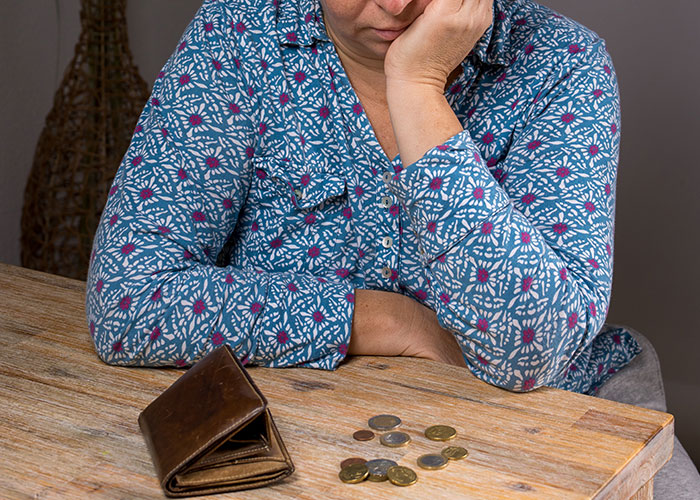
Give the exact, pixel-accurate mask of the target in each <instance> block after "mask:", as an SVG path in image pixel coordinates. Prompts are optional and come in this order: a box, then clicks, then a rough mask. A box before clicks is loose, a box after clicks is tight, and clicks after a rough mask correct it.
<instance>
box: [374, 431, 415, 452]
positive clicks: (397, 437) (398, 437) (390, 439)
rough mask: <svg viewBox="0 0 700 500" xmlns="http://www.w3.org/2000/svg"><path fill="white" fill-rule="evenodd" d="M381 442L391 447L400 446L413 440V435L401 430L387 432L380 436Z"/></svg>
mask: <svg viewBox="0 0 700 500" xmlns="http://www.w3.org/2000/svg"><path fill="white" fill-rule="evenodd" d="M379 442H380V443H382V444H383V445H384V446H389V447H390V448H398V447H400V446H406V445H407V444H408V443H410V442H411V436H409V435H408V434H406V433H405V432H401V431H392V432H387V433H386V434H382V435H381V436H379Z"/></svg>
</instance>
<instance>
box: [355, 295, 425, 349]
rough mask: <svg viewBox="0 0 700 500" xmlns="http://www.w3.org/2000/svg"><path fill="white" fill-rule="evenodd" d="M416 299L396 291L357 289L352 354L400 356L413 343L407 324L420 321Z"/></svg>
mask: <svg viewBox="0 0 700 500" xmlns="http://www.w3.org/2000/svg"><path fill="white" fill-rule="evenodd" d="M411 302H413V301H412V299H411V298H409V297H406V296H404V295H401V294H399V293H394V292H385V291H381V290H365V289H355V307H354V313H353V318H352V332H351V334H350V344H349V346H348V354H357V355H374V356H400V355H401V354H403V352H405V351H406V349H407V347H408V345H410V343H411V342H412V339H411V335H410V328H407V325H409V324H411V323H414V322H416V321H417V320H418V311H416V310H415V309H414V308H413V307H412V304H411Z"/></svg>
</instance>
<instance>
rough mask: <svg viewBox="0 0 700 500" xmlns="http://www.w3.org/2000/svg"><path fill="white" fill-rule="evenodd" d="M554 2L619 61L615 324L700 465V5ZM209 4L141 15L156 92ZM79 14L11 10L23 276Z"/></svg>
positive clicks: (11, 170) (48, 8)
mask: <svg viewBox="0 0 700 500" xmlns="http://www.w3.org/2000/svg"><path fill="white" fill-rule="evenodd" d="M542 1H543V3H545V4H547V5H549V6H551V7H552V8H554V9H555V10H558V11H559V12H561V13H563V14H565V15H568V16H570V17H572V18H574V19H576V20H578V21H580V22H582V23H583V24H585V25H587V26H589V27H590V28H592V29H593V30H595V31H597V32H598V33H599V34H600V35H601V36H602V37H603V38H605V39H606V40H607V42H608V48H609V50H610V53H611V54H612V56H613V60H614V62H615V67H616V69H617V73H618V76H619V80H620V86H621V94H622V110H623V122H622V153H621V162H620V170H619V177H618V190H617V194H618V199H617V225H616V244H615V275H614V281H613V300H612V305H611V307H610V312H609V315H608V321H609V322H614V323H622V324H627V325H630V326H632V327H634V328H636V329H637V330H640V331H641V332H643V333H644V334H645V335H646V336H647V337H649V338H650V339H651V340H652V342H653V343H654V345H655V346H656V349H657V351H658V353H659V356H660V358H661V366H662V369H663V372H664V378H665V385H666V391H667V397H668V403H669V411H670V412H672V413H673V414H675V416H676V419H677V420H676V431H677V434H678V436H679V437H680V438H681V440H682V441H683V443H684V445H685V446H686V448H687V449H688V451H689V453H690V454H691V456H693V457H694V459H695V461H696V463H700V426H699V425H698V423H697V422H699V421H700V363H698V352H699V351H700V338H699V337H698V332H700V314H697V313H696V310H695V308H700V307H699V306H700V292H699V291H698V288H699V285H700V265H699V264H698V261H697V260H696V259H697V256H698V255H700V231H699V228H700V224H699V221H700V218H699V217H698V216H699V215H700V214H699V212H700V196H698V194H697V190H698V189H699V188H698V186H699V185H700V168H698V167H699V166H698V165H697V164H696V163H697V162H698V160H697V159H696V158H697V155H696V154H695V148H696V147H697V144H698V141H699V140H700V120H699V119H698V116H700V99H698V98H697V94H696V92H695V88H696V87H697V82H698V81H700V68H699V67H698V62H699V61H700V60H699V59H698V58H699V56H698V53H699V52H700V36H699V35H698V30H697V27H696V24H697V19H698V18H700V3H699V2H696V1H694V0H669V1H666V2H663V4H661V3H659V1H658V0H587V1H585V2H580V1H574V0H542ZM199 3H200V0H180V1H177V2H175V1H172V0H149V1H148V2H144V1H132V2H130V3H129V7H128V22H129V35H130V41H131V47H132V51H133V53H134V57H135V59H136V63H137V65H138V66H139V68H140V70H141V74H142V76H143V77H144V78H145V79H146V81H148V82H152V81H153V79H154V77H155V75H156V74H157V72H158V70H159V69H160V66H161V65H162V64H163V63H164V62H165V60H166V58H167V57H168V55H169V54H170V52H171V51H172V50H173V48H174V47H175V43H176V41H177V39H178V37H179V35H180V34H181V33H182V31H183V29H184V27H185V25H186V24H187V22H188V21H189V20H190V19H191V17H192V15H193V14H194V12H195V10H196V9H197V7H198V6H199ZM56 5H58V6H59V11H60V12H59V14H60V15H59V16H57V13H56V8H55V6H56ZM78 5H79V2H78V0H58V1H57V3H56V4H54V2H49V1H47V0H2V1H1V2H0V47H2V48H1V49H0V67H2V68H3V72H2V73H3V75H2V76H0V235H2V236H0V261H2V262H7V263H11V264H19V241H18V239H19V221H20V215H21V208H22V194H23V189H24V185H25V183H26V179H27V175H28V173H29V168H30V166H31V163H32V155H33V151H34V147H35V145H36V141H37V139H38V137H39V132H40V131H41V128H42V124H43V120H44V118H45V116H46V113H47V112H48V111H49V109H50V107H51V103H52V99H53V92H54V90H55V88H56V86H57V84H58V82H59V81H60V77H61V76H62V74H63V71H64V69H65V67H66V65H67V64H68V62H69V60H70V57H71V55H72V53H73V47H74V44H75V42H76V40H77V37H78V32H79V23H78ZM57 20H59V21H60V23H58V22H57ZM59 26H60V29H59Z"/></svg>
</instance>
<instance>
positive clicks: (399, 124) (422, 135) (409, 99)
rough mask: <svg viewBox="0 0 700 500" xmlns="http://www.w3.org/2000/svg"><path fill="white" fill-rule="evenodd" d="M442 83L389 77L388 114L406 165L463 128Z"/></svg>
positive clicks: (402, 159) (402, 160)
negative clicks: (404, 80)
mask: <svg viewBox="0 0 700 500" xmlns="http://www.w3.org/2000/svg"><path fill="white" fill-rule="evenodd" d="M442 85H444V83H443V84H442ZM442 85H440V83H439V82H437V83H435V82H433V83H424V84H419V83H408V82H403V81H393V80H391V79H387V102H388V104H389V114H390V116H391V124H392V127H393V129H394V136H395V137H396V144H397V146H398V148H399V154H400V155H401V162H402V163H403V164H404V166H409V165H411V164H413V163H415V162H416V161H418V160H419V159H420V158H421V157H422V156H423V155H424V154H425V153H426V152H427V151H428V150H430V149H431V148H433V147H435V146H438V145H440V144H442V143H444V142H445V141H446V140H447V139H449V138H450V137H452V136H454V135H456V134H458V133H459V132H461V131H462V130H463V127H462V124H461V123H460V121H459V119H458V118H457V116H456V115H455V113H454V111H452V108H451V107H450V105H449V103H448V102H447V99H445V96H444V95H443V93H442Z"/></svg>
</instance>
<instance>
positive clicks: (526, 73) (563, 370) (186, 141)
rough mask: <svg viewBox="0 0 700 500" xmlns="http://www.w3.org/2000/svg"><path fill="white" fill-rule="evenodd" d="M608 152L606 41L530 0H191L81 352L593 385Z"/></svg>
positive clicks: (613, 158)
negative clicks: (194, 0) (209, 356)
mask: <svg viewBox="0 0 700 500" xmlns="http://www.w3.org/2000/svg"><path fill="white" fill-rule="evenodd" d="M618 151H619V104H618V93H617V84H616V78H615V74H614V70H613V66H612V63H611V61H610V58H609V55H608V54H607V52H606V50H605V46H604V42H603V41H602V40H601V39H600V38H598V37H597V35H595V34H594V33H592V32H591V31H589V30H587V29H586V28H584V27H582V26H580V25H578V24H576V23H574V22H572V21H570V20H568V19H566V18H563V17H561V16H558V15H556V14H555V13H554V12H552V11H551V10H549V9H547V8H545V7H542V6H539V5H537V4H534V3H532V2H530V1H528V0H511V1H508V0H495V1H494V2H493V4H492V2H491V1H486V0H466V1H459V0H433V1H430V0H320V3H319V1H318V0H279V1H278V2H269V1H267V0H247V1H233V0H231V1H227V2H221V1H220V2H215V1H206V2H205V3H204V5H203V6H202V8H201V9H200V11H199V12H198V13H197V15H196V17H195V19H194V20H193V21H192V23H191V24H190V26H189V27H188V28H187V30H186V32H185V34H184V35H183V38H182V40H181V43H180V44H179V46H178V48H177V50H176V51H175V53H174V54H173V55H172V57H171V58H170V59H169V61H168V62H167V63H166V65H165V67H164V68H163V71H162V72H161V74H160V75H159V77H158V79H157V81H156V83H155V86H154V90H153V95H152V97H151V99H150V101H149V102H148V104H147V105H146V107H145V109H144V111H143V113H142V115H141V117H140V118H139V122H138V125H137V127H136V130H135V133H134V137H133V139H132V143H131V146H130V148H129V150H128V151H127V153H126V155H125V157H124V160H123V162H122V165H121V167H120V169H119V171H118V173H117V175H116V177H115V181H114V186H113V188H112V190H111V192H110V195H109V198H108V200H107V204H106V207H105V210H104V213H103V217H102V222H101V224H100V226H99V228H98V231H97V235H96V238H95V244H94V251H93V259H92V263H91V268H90V275H89V280H88V297H87V311H88V320H89V324H90V329H91V332H92V334H93V338H94V340H95V345H96V348H97V351H98V353H99V355H100V356H101V357H102V359H103V360H105V361H106V362H108V363H113V364H123V365H140V366H144V365H145V366H162V365H173V364H174V365H177V366H185V365H189V364H191V363H193V362H195V361H196V360H197V359H199V358H201V357H202V356H204V355H205V354H206V353H208V352H209V351H210V350H212V349H213V348H215V347H217V346H218V345H221V344H223V343H228V344H230V345H231V346H232V347H233V348H234V349H235V350H236V352H237V353H238V354H239V355H240V356H241V357H242V358H244V361H246V362H250V363H254V364H261V365H266V366H289V365H301V366H309V367H316V368H324V369H333V368H335V367H336V366H337V365H338V364H339V363H340V362H341V361H342V360H343V359H344V357H345V356H346V355H347V354H376V355H404V356H420V357H426V358H429V359H434V360H439V361H443V362H447V363H452V364H455V365H461V366H464V365H466V366H468V367H469V369H470V370H471V372H472V373H474V374H475V375H476V376H477V377H479V378H481V379H483V380H485V381H486V382H489V383H491V384H495V385H499V386H501V387H504V388H507V389H510V390H516V391H526V390H530V389H533V388H535V387H539V386H541V385H550V386H556V387H561V388H565V389H570V390H575V391H579V392H594V391H595V390H596V389H597V388H598V387H599V386H600V385H601V384H603V383H604V382H605V381H606V379H607V378H609V377H610V376H611V375H612V374H613V373H615V372H616V371H618V370H619V369H620V368H622V367H624V366H625V365H627V364H628V363H629V362H630V360H631V359H632V358H633V357H634V356H635V355H636V354H637V353H638V352H639V350H640V348H639V345H638V343H637V342H636V341H635V339H634V338H633V336H632V334H630V332H629V331H627V330H625V329H622V328H610V327H604V326H603V322H604V319H605V316H606V313H607V308H608V304H609V298H610V288H611V277H612V246H613V222H614V206H615V205H614V195H615V178H616V167H617V159H618Z"/></svg>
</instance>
